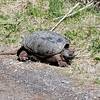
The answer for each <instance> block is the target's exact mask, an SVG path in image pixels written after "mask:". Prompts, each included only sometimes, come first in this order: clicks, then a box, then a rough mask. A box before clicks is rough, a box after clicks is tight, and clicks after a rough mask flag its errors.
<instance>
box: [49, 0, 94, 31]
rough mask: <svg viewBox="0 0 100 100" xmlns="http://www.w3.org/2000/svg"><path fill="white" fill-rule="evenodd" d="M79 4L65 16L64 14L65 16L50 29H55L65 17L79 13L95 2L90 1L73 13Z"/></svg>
mask: <svg viewBox="0 0 100 100" xmlns="http://www.w3.org/2000/svg"><path fill="white" fill-rule="evenodd" d="M78 5H79V4H76V5H75V6H74V7H73V8H72V9H71V10H70V11H69V12H68V13H67V14H65V16H63V18H62V19H61V20H60V21H59V22H58V23H57V24H56V25H55V26H54V27H53V28H52V29H51V30H50V31H53V30H54V29H55V28H56V27H57V26H58V25H59V24H60V23H61V22H62V21H63V20H64V19H65V18H67V17H71V16H73V15H75V14H77V13H79V12H80V11H82V10H84V9H86V8H88V7H90V6H91V5H93V2H92V3H89V4H87V5H86V6H85V7H83V8H81V9H79V10H78V11H75V12H73V13H71V12H72V11H73V10H74V9H75V8H76V7H77V6H78Z"/></svg>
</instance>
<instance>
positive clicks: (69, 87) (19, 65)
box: [0, 55, 100, 100]
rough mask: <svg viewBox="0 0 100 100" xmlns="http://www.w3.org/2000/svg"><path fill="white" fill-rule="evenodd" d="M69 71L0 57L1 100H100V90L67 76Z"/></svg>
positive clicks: (11, 57) (15, 58) (10, 57)
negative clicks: (83, 84)
mask: <svg viewBox="0 0 100 100" xmlns="http://www.w3.org/2000/svg"><path fill="white" fill-rule="evenodd" d="M69 69H70V68H60V67H56V66H50V65H48V64H43V63H39V62H31V61H28V62H19V61H17V57H16V56H15V55H14V56H3V55H2V56H0V97H1V100H11V99H12V100H14V99H15V100H66V98H67V99H68V100H99V99H100V88H97V87H96V86H95V85H91V84H90V85H86V86H84V87H83V86H82V85H80V84H78V81H77V80H74V79H72V78H70V77H68V76H66V74H65V73H63V72H65V71H66V73H67V71H68V70H69Z"/></svg>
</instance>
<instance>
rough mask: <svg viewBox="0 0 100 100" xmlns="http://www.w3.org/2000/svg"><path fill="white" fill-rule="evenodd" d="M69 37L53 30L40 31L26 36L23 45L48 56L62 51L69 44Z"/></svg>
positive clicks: (37, 53)
mask: <svg viewBox="0 0 100 100" xmlns="http://www.w3.org/2000/svg"><path fill="white" fill-rule="evenodd" d="M69 43H70V41H69V39H67V38H65V37H63V36H62V35H60V34H58V33H56V32H51V31H38V32H33V33H32V34H30V35H28V36H26V37H25V38H24V39H23V41H22V45H23V46H24V47H25V48H26V49H28V50H29V51H31V52H32V53H34V54H36V55H38V56H40V57H41V56H42V57H47V56H50V55H51V56H52V55H55V54H58V53H60V52H61V51H62V50H63V49H64V47H65V45H66V44H68V45H69Z"/></svg>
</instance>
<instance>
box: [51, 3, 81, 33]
mask: <svg viewBox="0 0 100 100" xmlns="http://www.w3.org/2000/svg"><path fill="white" fill-rule="evenodd" d="M77 6H79V3H77V4H76V5H75V6H74V7H73V8H72V9H70V10H69V12H68V13H67V14H65V16H64V17H63V18H62V19H61V20H60V21H59V22H58V23H57V24H56V25H55V27H53V28H52V29H51V30H50V31H53V30H54V29H55V28H56V27H57V26H58V25H59V24H60V23H61V22H62V21H63V20H64V19H65V18H66V17H67V16H68V15H69V14H70V13H71V12H72V11H73V10H74V9H75V8H76V7H77Z"/></svg>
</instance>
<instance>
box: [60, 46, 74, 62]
mask: <svg viewBox="0 0 100 100" xmlns="http://www.w3.org/2000/svg"><path fill="white" fill-rule="evenodd" d="M74 52H75V50H74V49H72V48H67V49H64V51H63V52H62V55H63V57H64V58H65V60H72V59H73V58H74V57H75V54H74Z"/></svg>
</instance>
